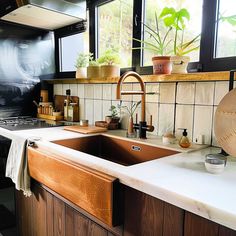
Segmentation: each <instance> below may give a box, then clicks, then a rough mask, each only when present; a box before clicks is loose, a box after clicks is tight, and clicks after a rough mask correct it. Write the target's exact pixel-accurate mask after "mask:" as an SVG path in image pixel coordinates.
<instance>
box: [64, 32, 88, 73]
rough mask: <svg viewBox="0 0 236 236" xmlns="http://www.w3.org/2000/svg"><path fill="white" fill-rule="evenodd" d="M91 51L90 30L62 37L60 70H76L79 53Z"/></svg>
mask: <svg viewBox="0 0 236 236" xmlns="http://www.w3.org/2000/svg"><path fill="white" fill-rule="evenodd" d="M88 52H89V34H88V30H87V31H86V32H84V33H78V34H74V35H71V36H67V37H62V38H60V59H61V60H60V71H61V72H67V71H75V70H76V68H75V62H76V58H77V56H78V54H79V53H88Z"/></svg>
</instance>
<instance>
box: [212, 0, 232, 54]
mask: <svg viewBox="0 0 236 236" xmlns="http://www.w3.org/2000/svg"><path fill="white" fill-rule="evenodd" d="M235 6H236V4H235V0H221V1H220V0H219V1H218V9H219V10H218V14H217V24H216V26H217V30H216V44H215V55H214V57H215V58H221V57H233V56H236V9H235Z"/></svg>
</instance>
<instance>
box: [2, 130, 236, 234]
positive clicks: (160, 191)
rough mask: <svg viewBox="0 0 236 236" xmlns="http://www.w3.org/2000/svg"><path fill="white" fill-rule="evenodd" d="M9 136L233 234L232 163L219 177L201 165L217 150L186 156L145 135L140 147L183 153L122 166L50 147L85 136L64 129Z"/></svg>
mask: <svg viewBox="0 0 236 236" xmlns="http://www.w3.org/2000/svg"><path fill="white" fill-rule="evenodd" d="M0 131H1V128H0ZM4 131H5V130H4ZM9 132H12V133H15V134H16V135H19V136H23V137H41V140H40V141H37V142H36V144H37V145H38V147H46V148H48V149H50V151H52V152H53V153H55V154H60V156H65V158H67V159H69V160H72V161H75V162H78V163H80V164H83V165H85V166H89V167H90V168H93V169H97V170H99V171H102V172H104V173H107V174H110V175H112V176H114V177H117V178H119V180H120V182H121V183H123V184H125V185H127V186H130V187H132V188H135V189H137V190H139V191H142V192H144V193H147V194H149V195H152V196H154V197H156V198H159V199H161V200H163V201H166V202H168V203H171V204H173V205H175V206H178V207H180V208H183V209H185V210H187V211H190V212H192V213H195V214H197V215H199V216H202V217H204V218H207V219H210V220H212V221H215V222H217V223H219V224H222V225H224V226H226V227H229V228H231V229H234V230H236V205H235V204H234V200H235V196H236V188H235V180H236V158H233V157H230V158H228V162H227V166H226V168H225V171H224V172H223V173H221V174H218V175H214V174H210V173H208V172H207V171H206V170H205V166H204V160H205V155H206V154H208V153H218V152H219V149H218V148H214V147H206V146H199V145H196V146H195V145H194V146H193V149H189V150H188V151H190V152H186V150H187V149H185V150H183V149H182V148H179V147H178V145H164V146H163V144H161V139H160V138H158V137H157V136H150V137H148V139H147V140H145V141H144V142H145V143H149V144H150V145H154V146H160V147H164V148H168V149H172V150H176V151H185V152H181V153H178V154H175V155H172V156H168V157H163V158H160V159H156V160H152V161H148V162H144V163H140V164H136V165H133V166H122V165H119V164H116V163H112V162H110V161H107V160H103V159H101V158H97V157H94V156H92V155H89V154H86V153H82V152H78V151H75V150H72V149H69V148H66V147H63V146H60V145H57V144H54V143H52V142H49V141H53V140H60V139H69V138H77V137H84V136H85V135H83V134H79V133H75V132H70V131H65V130H63V127H55V128H44V129H34V130H21V131H9ZM105 135H112V136H125V132H124V131H115V132H114V131H113V132H107V133H106V134H105ZM138 142H143V140H142V141H140V140H138ZM201 148H203V149H201ZM199 149H200V150H199ZM194 150H195V151H194Z"/></svg>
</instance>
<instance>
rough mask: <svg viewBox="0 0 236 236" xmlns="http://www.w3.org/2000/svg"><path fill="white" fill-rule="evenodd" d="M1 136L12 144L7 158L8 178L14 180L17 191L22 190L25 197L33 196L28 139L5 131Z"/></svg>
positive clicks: (2, 131) (0, 132) (0, 133)
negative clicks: (28, 157)
mask: <svg viewBox="0 0 236 236" xmlns="http://www.w3.org/2000/svg"><path fill="white" fill-rule="evenodd" d="M0 135H2V136H4V137H6V138H9V139H10V140H11V141H12V142H11V146H10V150H9V153H8V158H7V165H6V177H9V178H11V179H12V181H13V183H15V188H16V189H17V190H22V191H23V193H24V195H25V196H28V197H29V196H31V194H32V192H31V190H30V175H29V171H28V162H27V151H26V149H27V144H28V141H27V138H24V137H21V136H18V135H16V134H14V133H12V132H7V131H5V130H3V129H1V131H0Z"/></svg>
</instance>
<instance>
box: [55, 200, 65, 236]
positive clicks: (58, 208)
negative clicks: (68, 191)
mask: <svg viewBox="0 0 236 236" xmlns="http://www.w3.org/2000/svg"><path fill="white" fill-rule="evenodd" d="M53 211H54V213H53V220H54V222H53V226H54V227H53V229H54V230H53V231H54V235H57V236H65V235H66V234H65V228H66V227H65V211H66V208H65V203H64V202H63V201H61V200H59V199H57V198H53Z"/></svg>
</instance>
